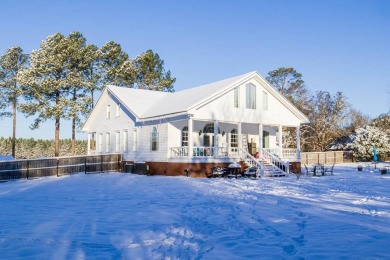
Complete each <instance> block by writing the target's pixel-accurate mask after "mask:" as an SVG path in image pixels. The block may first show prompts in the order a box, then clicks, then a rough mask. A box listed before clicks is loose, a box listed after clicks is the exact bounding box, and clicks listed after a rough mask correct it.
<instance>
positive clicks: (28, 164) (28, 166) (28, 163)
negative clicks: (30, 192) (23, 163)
mask: <svg viewBox="0 0 390 260" xmlns="http://www.w3.org/2000/svg"><path fill="white" fill-rule="evenodd" d="M29 168H30V160H28V161H27V173H26V179H27V180H28V175H29V174H30V169H29Z"/></svg>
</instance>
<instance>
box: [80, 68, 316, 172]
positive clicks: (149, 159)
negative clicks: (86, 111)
mask: <svg viewBox="0 0 390 260" xmlns="http://www.w3.org/2000/svg"><path fill="white" fill-rule="evenodd" d="M308 122H309V121H308V118H307V117H306V116H305V115H304V114H302V112H300V111H299V110H298V109H297V108H296V107H295V106H293V105H292V104H291V103H290V102H289V101H288V100H287V99H286V98H284V97H283V96H282V95H281V94H280V93H279V92H277V91H276V90H275V89H274V88H273V87H272V86H271V85H270V84H269V83H268V82H267V81H266V80H264V79H263V78H262V77H261V76H260V75H259V74H258V73H257V72H250V73H247V74H244V75H241V76H237V77H233V78H228V79H224V80H221V81H217V82H214V83H210V84H207V85H203V86H199V87H195V88H191V89H186V90H182V91H177V92H174V93H169V92H158V91H151V90H142V89H132V88H125V87H117V86H112V85H108V86H107V87H106V88H105V89H104V91H103V93H102V95H101V97H100V98H99V100H98V102H97V104H96V106H95V108H94V109H93V111H92V113H91V114H90V116H89V118H88V119H87V121H86V123H85V125H84V127H83V131H85V132H88V153H89V154H105V153H113V152H116V153H122V154H123V159H124V161H128V162H145V163H146V165H148V168H149V173H150V174H165V175H183V174H188V175H189V176H194V177H202V176H203V177H204V176H207V175H208V174H209V173H210V171H211V167H213V166H215V165H220V166H225V167H226V166H227V165H229V164H230V163H232V162H234V161H237V162H240V163H241V165H242V166H243V167H244V164H245V163H247V164H251V165H252V164H257V165H258V166H260V167H263V169H266V168H267V167H269V166H270V165H271V166H272V167H274V168H275V166H273V164H275V165H277V166H279V168H283V170H285V171H288V170H292V169H296V170H298V171H300V155H299V154H300V153H299V144H300V139H299V133H300V125H301V124H303V123H308ZM283 127H294V128H296V129H297V131H296V133H297V134H296V139H297V148H294V149H291V148H289V149H284V148H283V147H281V142H280V141H281V140H282V136H283V132H282V128H283ZM256 152H258V153H259V154H260V156H259V158H255V156H254V155H255V153H256ZM282 166H283V167H282Z"/></svg>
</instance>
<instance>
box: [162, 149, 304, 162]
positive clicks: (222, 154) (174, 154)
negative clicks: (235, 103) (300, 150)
mask: <svg viewBox="0 0 390 260" xmlns="http://www.w3.org/2000/svg"><path fill="white" fill-rule="evenodd" d="M261 150H262V151H263V155H266V156H267V157H269V158H274V159H275V160H288V159H290V160H291V159H294V160H295V159H297V158H298V157H297V149H282V152H280V149H279V148H271V149H269V148H264V149H261ZM261 150H260V151H261ZM169 151H170V157H171V158H180V157H188V156H189V154H188V147H171V148H169ZM191 156H193V157H214V158H227V157H230V158H238V156H239V153H238V148H237V147H218V148H217V149H214V147H203V146H200V147H193V149H192V153H191Z"/></svg>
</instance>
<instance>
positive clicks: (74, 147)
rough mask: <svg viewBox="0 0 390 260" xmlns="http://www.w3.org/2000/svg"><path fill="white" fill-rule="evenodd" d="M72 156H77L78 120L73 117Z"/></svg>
mask: <svg viewBox="0 0 390 260" xmlns="http://www.w3.org/2000/svg"><path fill="white" fill-rule="evenodd" d="M71 153H72V155H75V154H76V118H74V117H73V119H72V148H71Z"/></svg>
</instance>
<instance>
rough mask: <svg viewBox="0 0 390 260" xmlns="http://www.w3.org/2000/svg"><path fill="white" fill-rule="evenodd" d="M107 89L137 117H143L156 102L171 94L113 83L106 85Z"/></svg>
mask: <svg viewBox="0 0 390 260" xmlns="http://www.w3.org/2000/svg"><path fill="white" fill-rule="evenodd" d="M107 89H108V90H109V92H110V93H111V94H113V95H114V96H115V97H116V98H117V99H119V100H120V101H121V102H122V104H123V105H124V106H126V107H127V109H129V111H131V112H132V113H133V114H134V115H135V116H137V117H138V118H143V117H144V115H145V114H146V113H147V112H148V111H149V110H154V107H156V104H157V103H159V102H161V100H163V99H164V98H165V97H166V96H169V95H170V94H172V93H170V92H161V91H153V90H144V89H133V88H126V87H117V86H113V85H108V86H107Z"/></svg>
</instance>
